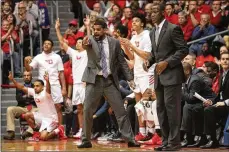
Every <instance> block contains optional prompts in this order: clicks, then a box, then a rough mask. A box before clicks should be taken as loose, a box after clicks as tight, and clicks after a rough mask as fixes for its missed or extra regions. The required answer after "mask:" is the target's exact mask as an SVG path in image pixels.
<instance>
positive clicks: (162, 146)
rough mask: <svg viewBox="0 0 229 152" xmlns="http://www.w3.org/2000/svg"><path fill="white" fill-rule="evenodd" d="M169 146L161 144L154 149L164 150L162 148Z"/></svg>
mask: <svg viewBox="0 0 229 152" xmlns="http://www.w3.org/2000/svg"><path fill="white" fill-rule="evenodd" d="M166 147H167V145H161V146H159V147H155V148H154V151H162V149H163V148H166Z"/></svg>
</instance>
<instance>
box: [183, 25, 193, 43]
mask: <svg viewBox="0 0 229 152" xmlns="http://www.w3.org/2000/svg"><path fill="white" fill-rule="evenodd" d="M180 27H181V29H182V31H183V34H184V39H185V41H189V40H190V38H191V36H192V31H193V30H194V27H193V26H192V24H189V23H188V22H187V23H186V24H185V25H183V26H182V25H180Z"/></svg>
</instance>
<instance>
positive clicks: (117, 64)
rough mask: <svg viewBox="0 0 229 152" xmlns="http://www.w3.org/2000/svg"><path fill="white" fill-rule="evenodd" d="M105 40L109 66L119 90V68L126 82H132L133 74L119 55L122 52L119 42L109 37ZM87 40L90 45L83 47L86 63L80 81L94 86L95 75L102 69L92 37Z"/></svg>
mask: <svg viewBox="0 0 229 152" xmlns="http://www.w3.org/2000/svg"><path fill="white" fill-rule="evenodd" d="M107 39H108V44H109V59H110V65H109V66H110V70H111V74H112V77H113V79H114V82H115V85H116V87H117V88H119V81H118V69H119V68H121V70H122V72H123V74H124V76H125V77H126V79H127V80H128V81H130V80H133V74H132V73H131V71H130V69H129V67H128V65H127V63H126V61H125V59H124V56H123V54H122V53H121V51H122V50H121V46H120V43H119V41H118V40H116V39H114V38H112V37H109V36H107ZM89 40H90V45H88V46H86V47H85V46H84V47H85V49H86V50H87V55H88V63H87V67H86V69H85V71H84V74H83V78H82V81H84V82H87V83H93V84H94V83H95V77H96V75H97V74H98V72H99V71H100V70H101V69H102V68H101V66H100V49H99V46H98V43H97V41H95V39H94V37H93V36H90V37H89Z"/></svg>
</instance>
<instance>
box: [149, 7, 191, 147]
mask: <svg viewBox="0 0 229 152" xmlns="http://www.w3.org/2000/svg"><path fill="white" fill-rule="evenodd" d="M152 8H153V12H152V15H151V18H152V22H153V23H154V24H155V27H154V28H153V30H152V31H151V33H150V37H151V40H152V48H153V49H152V56H153V58H154V60H155V62H156V63H157V65H156V68H155V92H156V96H157V113H158V118H159V123H160V127H161V131H162V137H163V138H162V145H161V146H160V147H156V148H155V151H162V150H163V151H174V150H179V149H180V119H181V118H180V115H181V114H180V113H181V87H182V83H183V82H184V81H185V77H184V71H183V67H182V63H181V61H182V60H183V58H184V57H185V56H186V55H187V54H188V47H187V45H186V42H185V40H184V36H183V32H182V30H181V29H180V27H178V26H176V25H174V24H171V23H169V22H168V21H166V20H165V19H164V15H163V14H164V5H163V4H154V5H153V7H152Z"/></svg>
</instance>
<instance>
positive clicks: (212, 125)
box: [204, 106, 229, 139]
mask: <svg viewBox="0 0 229 152" xmlns="http://www.w3.org/2000/svg"><path fill="white" fill-rule="evenodd" d="M228 114H229V107H228V106H222V107H215V106H209V107H206V108H204V134H206V135H211V137H212V139H216V123H217V122H221V123H222V124H225V123H226V120H227V117H228Z"/></svg>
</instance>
